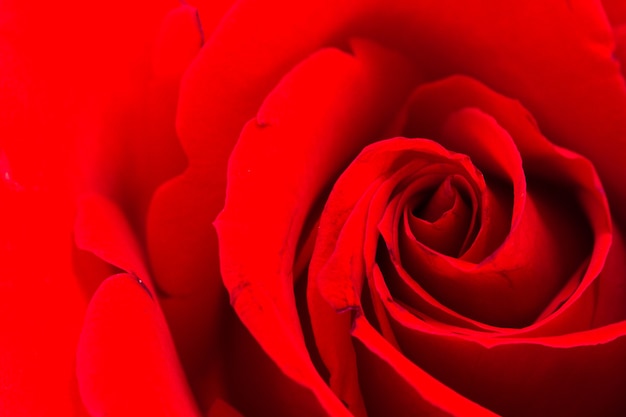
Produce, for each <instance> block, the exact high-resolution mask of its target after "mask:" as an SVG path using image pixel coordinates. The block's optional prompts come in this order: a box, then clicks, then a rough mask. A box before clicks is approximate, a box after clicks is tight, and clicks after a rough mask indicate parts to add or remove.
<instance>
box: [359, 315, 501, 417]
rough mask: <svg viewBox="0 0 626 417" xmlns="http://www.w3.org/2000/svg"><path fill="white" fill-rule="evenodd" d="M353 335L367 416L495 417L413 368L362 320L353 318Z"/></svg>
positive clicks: (415, 367)
mask: <svg viewBox="0 0 626 417" xmlns="http://www.w3.org/2000/svg"><path fill="white" fill-rule="evenodd" d="M352 336H353V338H354V339H353V340H354V346H355V351H356V352H357V358H358V362H359V370H361V379H360V380H361V381H362V386H363V390H364V393H363V394H364V398H366V401H367V405H368V411H370V412H371V414H370V415H380V416H383V415H390V414H391V415H394V416H413V415H416V413H419V414H420V415H421V414H423V415H437V416H439V415H453V416H494V415H495V414H494V413H492V412H491V411H489V410H487V409H485V408H483V407H481V406H480V405H478V404H476V403H473V402H472V401H470V400H468V399H467V398H465V397H464V396H462V395H459V394H458V393H456V392H454V391H453V390H451V389H450V388H448V387H447V386H445V385H444V384H442V383H441V382H440V381H438V380H437V379H435V378H433V377H432V376H431V375H429V374H427V373H426V372H424V371H423V370H422V369H420V368H419V367H417V366H415V364H413V363H411V362H410V361H409V360H407V358H406V357H404V356H403V355H402V353H401V352H399V351H398V350H397V349H396V348H395V347H393V346H391V345H389V343H387V341H386V340H385V339H383V338H382V337H381V336H380V335H379V334H378V333H377V332H376V331H375V330H374V329H373V328H372V327H371V325H369V323H367V321H366V320H365V319H364V317H359V318H357V319H356V321H355V325H354V328H353V330H352ZM383 381H384V382H383ZM381 382H382V383H381Z"/></svg>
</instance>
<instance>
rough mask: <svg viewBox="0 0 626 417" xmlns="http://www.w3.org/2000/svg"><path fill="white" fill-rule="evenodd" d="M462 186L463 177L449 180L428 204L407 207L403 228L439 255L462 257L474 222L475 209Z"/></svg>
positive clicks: (445, 181)
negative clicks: (473, 210) (473, 212)
mask: <svg viewBox="0 0 626 417" xmlns="http://www.w3.org/2000/svg"><path fill="white" fill-rule="evenodd" d="M463 182H464V180H463V178H462V177H460V176H459V177H457V176H454V177H452V176H451V177H447V178H446V179H445V180H444V181H443V182H442V183H441V185H440V186H439V187H438V188H437V190H436V191H435V192H434V194H433V195H432V197H431V198H430V199H429V200H428V201H427V202H425V203H422V204H421V205H419V204H418V202H414V203H413V204H418V205H416V206H414V207H413V208H411V204H409V205H407V206H406V207H405V212H404V216H403V218H404V221H403V222H402V224H401V225H400V227H404V228H405V229H407V228H408V229H409V230H410V231H411V233H412V234H413V236H414V237H415V239H416V240H418V241H420V242H422V243H423V244H424V245H426V246H428V247H430V248H431V249H433V250H435V251H437V252H439V253H442V254H445V255H449V256H454V257H457V256H459V255H460V252H461V250H462V247H463V245H464V242H465V241H466V240H467V237H468V232H469V228H470V224H471V221H472V207H471V205H470V203H468V198H467V197H466V196H464V195H463V194H464V193H462V191H461V190H462V189H463V188H461V189H459V188H460V187H463V186H464V185H465V184H463ZM455 183H456V184H455ZM457 184H458V185H457Z"/></svg>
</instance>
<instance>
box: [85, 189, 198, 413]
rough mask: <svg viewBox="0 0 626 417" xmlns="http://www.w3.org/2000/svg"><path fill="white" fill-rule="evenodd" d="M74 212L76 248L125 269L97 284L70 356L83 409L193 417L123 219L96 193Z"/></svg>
mask: <svg viewBox="0 0 626 417" xmlns="http://www.w3.org/2000/svg"><path fill="white" fill-rule="evenodd" d="M79 209H80V210H79V217H78V220H77V223H76V240H77V244H78V245H79V247H80V248H81V249H83V250H88V251H90V252H92V253H93V254H95V255H97V256H98V257H99V258H100V259H102V260H103V261H105V262H107V263H111V264H113V265H115V266H116V267H118V268H120V269H122V270H125V271H126V272H127V273H123V274H118V275H115V276H113V277H110V278H108V279H107V280H105V281H104V282H103V283H102V284H101V285H100V287H99V289H98V291H97V292H96V293H95V295H94V296H93V298H92V300H91V302H90V304H89V308H88V310H87V314H86V317H85V322H84V325H83V331H82V333H81V337H80V341H79V344H78V353H77V374H78V379H79V382H80V392H81V396H82V399H83V401H84V403H85V405H86V406H87V408H88V409H89V411H90V412H91V414H92V415H94V416H105V415H110V414H113V415H122V416H125V415H128V416H131V415H138V414H143V413H147V414H149V415H164V416H165V415H172V414H176V415H181V416H197V415H199V412H198V410H197V408H196V404H195V400H194V399H193V397H192V395H191V391H190V390H189V387H188V385H187V381H186V380H185V377H184V374H183V372H182V368H181V367H180V363H179V362H178V356H177V354H176V351H175V349H174V344H173V342H172V338H171V335H170V333H169V330H168V327H167V324H166V323H165V319H164V317H163V314H162V312H161V309H160V307H159V304H158V301H157V299H156V297H155V295H154V294H155V290H154V286H153V284H152V281H151V279H150V277H149V275H148V272H147V270H146V268H145V266H144V265H145V263H144V260H143V254H142V252H141V249H140V247H139V246H138V244H137V241H136V239H135V238H134V236H133V233H132V231H131V229H130V227H129V225H128V224H127V222H126V219H125V218H124V215H123V214H122V213H121V212H120V210H119V209H118V208H117V207H116V206H115V205H114V204H112V203H111V202H109V201H108V200H106V199H104V198H102V197H100V196H98V195H91V196H86V197H84V198H83V199H82V200H81V204H80V206H79Z"/></svg>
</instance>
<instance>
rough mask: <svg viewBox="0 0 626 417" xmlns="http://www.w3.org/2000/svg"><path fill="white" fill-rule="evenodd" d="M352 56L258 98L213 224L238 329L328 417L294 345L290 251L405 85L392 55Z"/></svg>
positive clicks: (373, 48) (336, 57)
mask: <svg viewBox="0 0 626 417" xmlns="http://www.w3.org/2000/svg"><path fill="white" fill-rule="evenodd" d="M354 49H355V56H354V57H353V56H350V55H347V54H345V53H343V52H341V51H338V50H335V49H326V50H322V51H320V52H319V53H317V54H315V55H313V56H311V57H310V58H309V59H308V60H306V61H304V62H303V63H302V65H300V66H298V67H297V68H296V69H295V70H294V71H293V72H292V73H290V74H289V76H287V77H286V78H285V79H283V81H282V82H281V84H280V85H279V86H278V87H277V88H276V90H275V91H274V92H273V93H272V94H271V95H270V96H269V97H268V99H267V100H266V102H265V103H264V106H263V107H262V109H261V110H260V112H259V115H258V116H257V120H256V121H252V122H251V123H249V124H248V125H247V127H246V129H245V130H244V132H243V133H242V136H241V138H240V140H239V143H238V145H237V147H236V149H235V151H234V152H233V155H232V157H231V161H230V166H229V180H230V182H229V186H228V190H227V200H226V205H225V208H224V211H223V212H222V213H221V214H220V216H219V217H218V219H217V221H216V223H215V224H216V227H217V230H218V234H219V237H220V255H221V256H220V260H221V269H222V274H223V278H224V283H225V285H226V286H227V288H228V289H229V291H230V294H231V303H232V304H233V306H234V308H235V310H236V311H237V313H238V314H239V316H240V317H241V319H242V321H243V322H244V324H245V325H246V326H247V327H248V329H249V330H250V331H251V333H252V334H253V335H254V336H255V337H256V338H257V340H258V341H259V343H260V344H261V345H262V346H263V348H264V349H265V350H266V352H267V353H268V354H269V355H270V357H271V358H272V359H273V360H274V361H276V362H277V363H278V364H279V366H280V367H281V368H282V369H283V371H284V372H285V373H286V374H287V375H289V376H290V377H292V378H294V379H295V380H296V381H298V382H299V383H301V384H303V385H305V386H307V387H308V388H310V389H311V390H312V391H313V392H314V393H315V395H316V396H317V397H318V399H319V400H320V402H321V404H322V406H323V407H324V408H325V409H326V410H327V411H328V412H331V413H338V414H339V413H347V411H345V410H342V408H343V407H342V406H341V404H340V403H339V402H338V400H337V399H336V398H335V397H334V396H333V395H332V394H331V393H330V391H329V390H328V388H327V387H326V385H325V384H324V382H323V381H322V379H321V378H320V377H319V375H318V374H317V371H316V370H315V368H313V366H312V363H311V361H310V359H309V355H308V352H307V350H306V347H305V345H304V341H303V338H302V332H301V329H300V324H299V321H298V316H297V313H296V306H295V298H294V293H293V285H294V276H293V262H294V260H295V254H296V247H297V245H298V241H299V239H300V236H301V233H303V226H304V223H305V221H306V219H307V216H308V215H309V212H310V211H311V210H312V209H313V208H314V204H315V202H316V200H317V198H318V197H319V196H320V195H322V194H323V192H324V191H325V189H326V187H327V186H328V185H329V184H331V183H332V180H333V178H334V176H335V175H337V174H338V173H339V171H340V170H341V168H342V166H344V165H345V164H346V163H347V162H348V161H349V160H350V159H351V158H352V157H353V156H354V155H355V154H356V153H357V152H358V151H359V150H360V149H361V147H363V146H364V145H365V144H367V143H369V142H371V141H373V140H375V139H376V138H377V137H378V134H380V132H382V131H383V130H384V129H385V128H386V126H387V124H388V123H389V122H390V120H391V116H392V113H391V111H392V110H393V109H394V108H397V106H398V105H399V104H400V103H401V100H402V99H403V98H404V95H403V94H404V92H406V91H407V90H406V88H408V87H409V85H410V84H409V82H410V80H411V77H409V76H408V72H407V70H408V69H410V67H408V66H407V64H406V62H404V61H403V60H401V59H399V57H398V56H397V55H396V54H394V53H391V52H389V51H387V50H385V49H384V48H381V47H380V46H378V45H374V44H371V43H368V42H355V43H354ZM269 161H281V163H280V164H276V163H272V162H270V163H268V162H269ZM267 201H270V202H271V205H268V204H267V203H266V202H267Z"/></svg>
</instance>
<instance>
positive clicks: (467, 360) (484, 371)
mask: <svg viewBox="0 0 626 417" xmlns="http://www.w3.org/2000/svg"><path fill="white" fill-rule="evenodd" d="M390 311H391V312H392V314H393V315H394V316H395V319H394V321H393V323H394V330H395V334H396V337H397V338H398V341H399V343H400V346H401V349H402V352H403V354H404V355H405V356H406V357H407V358H408V359H409V360H411V361H412V362H413V363H415V364H416V365H417V366H419V367H420V368H422V369H423V370H424V371H426V372H428V373H429V374H430V375H432V376H433V377H434V378H436V379H437V380H439V381H441V382H442V383H443V384H445V385H447V386H448V387H450V388H451V389H453V390H455V391H456V392H458V393H459V394H461V395H463V396H465V397H467V398H469V399H471V400H473V401H476V402H477V403H479V404H481V405H483V406H485V407H487V408H489V409H490V410H493V411H494V412H496V413H498V414H502V415H540V414H544V413H545V414H546V415H568V416H570V415H571V416H587V415H593V414H598V415H615V413H616V412H617V411H618V410H624V407H625V406H626V403H625V402H624V399H623V395H622V388H621V387H623V385H624V383H626V377H625V376H624V372H623V369H625V368H624V367H625V366H626V361H625V359H624V355H623V354H622V352H623V350H624V348H625V345H624V344H625V343H626V339H625V338H624V336H623V335H624V330H625V329H624V323H623V322H622V323H619V324H615V325H611V326H607V327H604V328H601V329H597V330H593V331H588V332H583V333H573V334H569V335H567V336H561V337H554V338H538V339H534V340H533V339H523V338H522V339H517V340H511V341H510V343H501V344H497V345H492V344H486V343H485V342H486V340H477V339H474V338H464V337H460V336H459V335H456V334H452V333H449V332H445V331H443V332H440V331H438V330H436V328H433V327H431V326H423V325H420V327H421V328H420V329H418V328H417V327H415V325H417V322H414V324H412V325H410V326H409V325H408V321H406V319H408V318H409V316H410V315H409V313H407V312H406V311H402V309H401V308H398V309H395V311H394V310H393V309H392V310H390ZM402 316H404V318H402ZM395 320H398V321H395ZM405 326H406V327H405ZM590 399H593V400H590Z"/></svg>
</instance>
